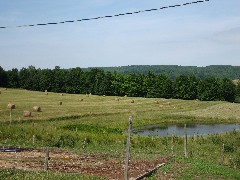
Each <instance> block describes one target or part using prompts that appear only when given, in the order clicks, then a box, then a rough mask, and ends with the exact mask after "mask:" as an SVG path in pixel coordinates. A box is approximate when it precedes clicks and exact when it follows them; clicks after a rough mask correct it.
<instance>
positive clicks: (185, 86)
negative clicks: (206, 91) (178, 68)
mask: <svg viewBox="0 0 240 180" xmlns="http://www.w3.org/2000/svg"><path fill="white" fill-rule="evenodd" d="M197 84H198V80H197V79H196V77H195V76H186V75H181V76H178V77H177V78H176V80H175V81H174V97H175V98H177V99H196V98H197Z"/></svg>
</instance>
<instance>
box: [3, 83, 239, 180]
mask: <svg viewBox="0 0 240 180" xmlns="http://www.w3.org/2000/svg"><path fill="white" fill-rule="evenodd" d="M0 91H1V94H0V123H1V127H0V140H1V144H0V145H2V146H11V145H13V146H21V147H31V148H43V147H56V148H60V149H64V150H67V151H70V152H79V153H92V154H95V153H96V154H99V153H100V154H109V155H111V156H112V155H114V157H115V160H116V157H117V159H118V160H121V159H123V158H124V153H125V145H126V130H127V128H128V120H129V116H130V115H132V117H133V127H139V126H142V125H148V124H155V123H159V124H165V123H182V124H184V123H240V104H236V103H228V102H221V101H211V102H210V101H198V100H192V101H187V100H178V99H160V98H138V97H114V96H96V95H85V94H84V95H73V94H63V95H61V94H60V93H52V92H48V95H46V94H45V92H37V91H35V92H34V91H27V90H21V89H7V90H6V89H5V88H0ZM60 101H61V102H62V105H60V104H59V102H60ZM133 101H134V102H133ZM8 103H13V104H15V106H16V109H13V110H12V126H11V127H10V126H9V122H10V110H9V109H7V105H8ZM33 106H39V107H41V110H42V111H41V112H33V110H32V108H33ZM23 111H31V112H32V115H31V117H23ZM33 135H34V136H35V137H36V138H35V143H33V141H32V137H33ZM188 143H189V158H188V160H185V159H182V158H183V139H182V137H174V152H175V157H176V159H175V161H171V162H169V165H168V166H166V167H165V169H163V170H162V169H160V170H159V171H158V172H157V173H156V175H153V177H152V179H159V177H160V176H162V177H164V176H165V175H166V177H165V178H169V177H170V176H171V178H174V179H175V178H176V179H177V178H180V179H181V177H182V178H184V179H185V178H186V177H188V179H191V177H192V178H193V179H195V178H194V175H196V174H197V177H198V178H202V179H205V178H211V179H238V177H239V178H240V173H239V168H240V133H239V131H234V132H229V133H224V134H219V135H211V136H204V137H203V136H199V137H196V138H189V141H188ZM223 143H224V144H226V147H227V148H228V149H227V151H226V154H225V160H224V165H221V147H222V144H223ZM170 154H171V137H162V138H159V137H138V136H136V135H133V137H132V146H131V159H133V160H134V159H135V160H139V159H142V160H154V159H156V158H159V157H169V156H170ZM199 163H200V164H201V165H202V166H206V169H205V170H204V169H203V170H202V171H203V173H202V175H200V174H199V173H196V172H197V171H198V168H197V167H198V166H197V164H199ZM181 164H182V165H183V166H181ZM191 164H194V165H195V166H194V168H193V167H192V166H191ZM209 164H210V165H209ZM181 169H184V170H181ZM209 169H213V171H212V172H213V173H211V171H209ZM219 169H221V170H220V171H219ZM205 171H206V172H207V173H206V172H205ZM175 172H177V173H175ZM185 172H186V173H187V174H186V173H185ZM204 172H205V173H204ZM229 172H231V173H229ZM4 173H5V174H6V171H5V170H4V171H2V174H4ZM19 173H20V174H21V175H22V173H23V172H19ZM184 173H185V174H184ZM10 174H11V173H10ZM33 176H34V173H33V174H32V175H31V177H33ZM42 176H44V174H42ZM55 176H57V175H56V174H54V178H56V177H55ZM64 176H66V175H64ZM9 177H10V176H9ZM11 177H14V175H12V176H11ZM79 178H80V177H79ZM84 178H86V177H84Z"/></svg>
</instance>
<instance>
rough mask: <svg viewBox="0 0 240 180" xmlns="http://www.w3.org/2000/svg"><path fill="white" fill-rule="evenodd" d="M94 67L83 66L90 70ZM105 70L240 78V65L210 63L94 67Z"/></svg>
mask: <svg viewBox="0 0 240 180" xmlns="http://www.w3.org/2000/svg"><path fill="white" fill-rule="evenodd" d="M92 68H93V67H89V68H82V69H83V70H84V71H88V70H90V69H92ZM94 68H99V69H103V70H104V71H109V72H112V73H114V72H116V73H120V74H131V73H137V74H147V73H148V72H149V71H153V72H155V73H157V74H167V75H168V76H169V78H170V79H175V77H177V76H179V75H195V76H196V77H197V78H200V79H205V78H206V77H219V78H228V79H232V80H234V79H239V77H240V66H231V65H210V66H206V67H197V66H178V65H131V66H118V67H94Z"/></svg>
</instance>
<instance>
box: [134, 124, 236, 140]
mask: <svg viewBox="0 0 240 180" xmlns="http://www.w3.org/2000/svg"><path fill="white" fill-rule="evenodd" d="M234 130H240V124H187V135H188V136H193V135H209V134H216V133H223V132H228V131H234ZM133 132H134V133H135V134H137V135H139V136H160V137H162V136H171V135H175V136H183V135H184V125H183V124H179V125H164V126H160V125H159V124H158V125H149V126H145V127H141V128H139V129H135V130H134V131H133Z"/></svg>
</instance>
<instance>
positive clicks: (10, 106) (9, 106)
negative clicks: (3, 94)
mask: <svg viewBox="0 0 240 180" xmlns="http://www.w3.org/2000/svg"><path fill="white" fill-rule="evenodd" d="M7 108H8V109H15V108H16V106H15V104H12V103H9V104H8V105H7Z"/></svg>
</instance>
